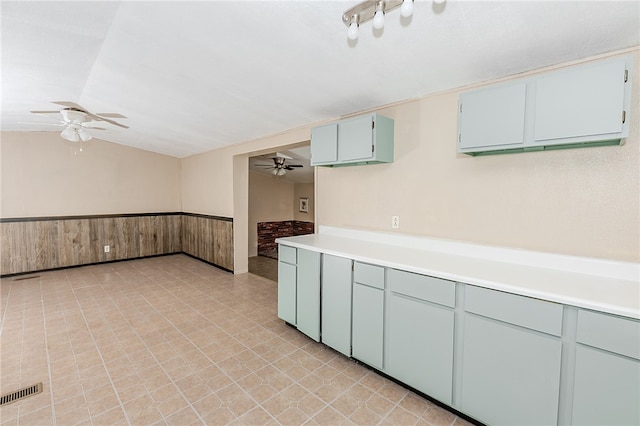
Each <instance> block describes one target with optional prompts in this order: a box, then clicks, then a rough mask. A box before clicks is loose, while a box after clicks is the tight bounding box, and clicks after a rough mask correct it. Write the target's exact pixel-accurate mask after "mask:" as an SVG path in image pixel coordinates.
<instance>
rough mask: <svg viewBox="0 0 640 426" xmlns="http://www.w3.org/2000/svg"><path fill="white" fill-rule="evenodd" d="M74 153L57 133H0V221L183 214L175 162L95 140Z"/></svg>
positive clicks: (159, 155)
mask: <svg viewBox="0 0 640 426" xmlns="http://www.w3.org/2000/svg"><path fill="white" fill-rule="evenodd" d="M77 147H78V145H77V144H74V143H72V142H69V141H66V140H64V139H62V138H61V137H60V135H59V133H57V132H3V133H2V135H1V137H0V155H1V160H0V161H1V166H2V167H1V170H0V176H1V179H0V189H1V191H0V192H1V193H0V201H1V204H0V216H1V217H3V218H7V217H42V216H77V215H104V214H123V213H141V212H176V211H183V210H182V206H181V195H180V160H179V159H178V158H174V157H169V156H167V155H161V154H156V153H153V152H149V151H143V150H141V149H135V148H129V147H125V146H123V145H118V144H114V143H109V142H105V141H101V140H99V139H92V140H90V141H89V142H86V145H85V146H84V148H83V151H82V152H79V151H78V150H77Z"/></svg>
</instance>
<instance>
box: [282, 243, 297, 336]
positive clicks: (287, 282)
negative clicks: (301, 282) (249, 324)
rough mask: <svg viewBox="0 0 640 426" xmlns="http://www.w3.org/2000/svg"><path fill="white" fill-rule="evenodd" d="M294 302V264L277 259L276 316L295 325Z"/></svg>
mask: <svg viewBox="0 0 640 426" xmlns="http://www.w3.org/2000/svg"><path fill="white" fill-rule="evenodd" d="M294 250H295V249H294ZM296 303H297V302H296V265H292V264H290V263H286V262H283V261H279V262H278V317H279V318H280V319H283V320H284V321H286V322H288V323H289V324H292V325H296Z"/></svg>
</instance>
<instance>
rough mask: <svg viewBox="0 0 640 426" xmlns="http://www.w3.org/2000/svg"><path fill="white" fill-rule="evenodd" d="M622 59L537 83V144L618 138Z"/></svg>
mask: <svg viewBox="0 0 640 426" xmlns="http://www.w3.org/2000/svg"><path fill="white" fill-rule="evenodd" d="M624 80H625V62H624V60H623V59H619V60H615V61H610V62H604V63H596V64H593V65H590V66H583V67H581V68H577V69H568V70H564V71H559V72H555V73H552V74H547V75H544V76H542V77H541V78H539V79H538V80H537V82H536V109H535V111H536V114H535V135H534V139H535V141H536V142H544V141H554V140H559V139H569V138H589V139H592V138H599V137H600V136H601V137H603V138H605V139H606V138H616V137H617V138H619V137H620V134H621V133H622V130H623V128H622V125H623V123H622V115H623V111H624V95H625V81H624Z"/></svg>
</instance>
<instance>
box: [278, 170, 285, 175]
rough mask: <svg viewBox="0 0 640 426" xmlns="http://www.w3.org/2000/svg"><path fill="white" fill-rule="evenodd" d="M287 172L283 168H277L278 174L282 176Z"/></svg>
mask: <svg viewBox="0 0 640 426" xmlns="http://www.w3.org/2000/svg"><path fill="white" fill-rule="evenodd" d="M286 173H287V171H286V170H285V169H278V176H284V175H285V174H286Z"/></svg>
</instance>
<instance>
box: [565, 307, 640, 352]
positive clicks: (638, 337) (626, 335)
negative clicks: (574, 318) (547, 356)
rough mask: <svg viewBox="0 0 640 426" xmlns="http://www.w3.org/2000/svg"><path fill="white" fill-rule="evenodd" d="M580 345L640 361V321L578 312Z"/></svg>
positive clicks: (597, 313)
mask: <svg viewBox="0 0 640 426" xmlns="http://www.w3.org/2000/svg"><path fill="white" fill-rule="evenodd" d="M576 340H577V341H578V343H583V344H585V345H589V346H593V347H596V348H600V349H604V350H607V351H611V352H615V353H618V354H621V355H626V356H628V357H631V358H635V359H640V321H637V320H633V319H630V318H621V317H616V316H613V315H607V314H602V313H599V312H593V311H586V310H580V311H578V335H577V339H576Z"/></svg>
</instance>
